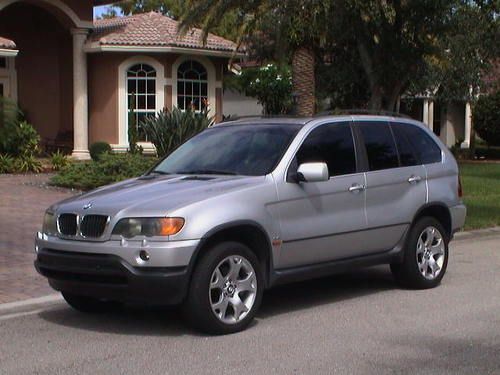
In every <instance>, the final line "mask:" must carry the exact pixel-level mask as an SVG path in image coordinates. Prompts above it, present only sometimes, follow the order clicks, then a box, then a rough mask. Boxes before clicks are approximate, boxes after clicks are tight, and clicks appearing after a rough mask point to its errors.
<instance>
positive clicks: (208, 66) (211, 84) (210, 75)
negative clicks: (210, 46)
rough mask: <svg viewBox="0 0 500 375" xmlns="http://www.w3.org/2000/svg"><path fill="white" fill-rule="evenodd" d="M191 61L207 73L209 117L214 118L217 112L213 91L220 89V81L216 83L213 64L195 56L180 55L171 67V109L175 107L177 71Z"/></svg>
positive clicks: (207, 59) (204, 58)
mask: <svg viewBox="0 0 500 375" xmlns="http://www.w3.org/2000/svg"><path fill="white" fill-rule="evenodd" d="M189 60H193V61H196V62H198V63H200V64H201V65H203V67H204V68H205V70H206V71H207V81H208V92H207V93H208V103H209V106H208V109H209V111H210V112H209V115H210V116H215V113H216V111H217V108H216V105H217V102H216V96H215V90H216V89H217V88H222V81H217V80H216V74H215V66H214V64H213V62H212V61H211V60H210V59H209V58H207V57H205V56H196V55H182V56H180V57H179V58H178V59H177V60H176V61H175V62H174V64H173V65H172V108H174V107H177V85H178V78H177V76H178V71H179V67H180V66H181V65H182V64H183V63H184V62H186V61H189Z"/></svg>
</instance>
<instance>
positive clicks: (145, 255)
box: [139, 250, 149, 262]
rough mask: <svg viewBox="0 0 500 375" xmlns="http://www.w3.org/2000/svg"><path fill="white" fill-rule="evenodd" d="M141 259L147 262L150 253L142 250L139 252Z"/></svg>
mask: <svg viewBox="0 0 500 375" xmlns="http://www.w3.org/2000/svg"><path fill="white" fill-rule="evenodd" d="M139 258H141V260H143V261H145V262H147V261H148V260H149V253H148V252H147V251H146V250H141V251H140V252H139Z"/></svg>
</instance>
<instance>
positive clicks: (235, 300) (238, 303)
mask: <svg viewBox="0 0 500 375" xmlns="http://www.w3.org/2000/svg"><path fill="white" fill-rule="evenodd" d="M257 287H258V285H257V276H256V274H255V270H254V269H253V267H252V264H251V263H250V262H249V261H248V260H247V259H246V258H244V257H242V256H240V255H231V256H228V257H226V258H224V259H223V260H222V261H221V262H220V263H219V264H218V265H217V267H215V270H214V271H213V273H212V276H211V278H210V290H209V299H210V306H211V308H212V311H213V313H214V314H215V316H216V317H217V318H218V319H219V320H220V321H221V322H223V323H225V324H235V323H238V322H241V321H242V320H243V319H244V318H245V317H246V316H247V315H248V313H249V312H250V311H251V310H252V307H253V305H254V303H255V298H256V296H257Z"/></svg>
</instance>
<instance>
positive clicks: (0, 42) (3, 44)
mask: <svg viewBox="0 0 500 375" xmlns="http://www.w3.org/2000/svg"><path fill="white" fill-rule="evenodd" d="M0 48H2V49H16V43H14V42H13V41H12V40H10V39H7V38H2V37H1V36H0Z"/></svg>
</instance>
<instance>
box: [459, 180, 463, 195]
mask: <svg viewBox="0 0 500 375" xmlns="http://www.w3.org/2000/svg"><path fill="white" fill-rule="evenodd" d="M462 195H463V191H462V179H461V178H460V175H458V197H459V198H462Z"/></svg>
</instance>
